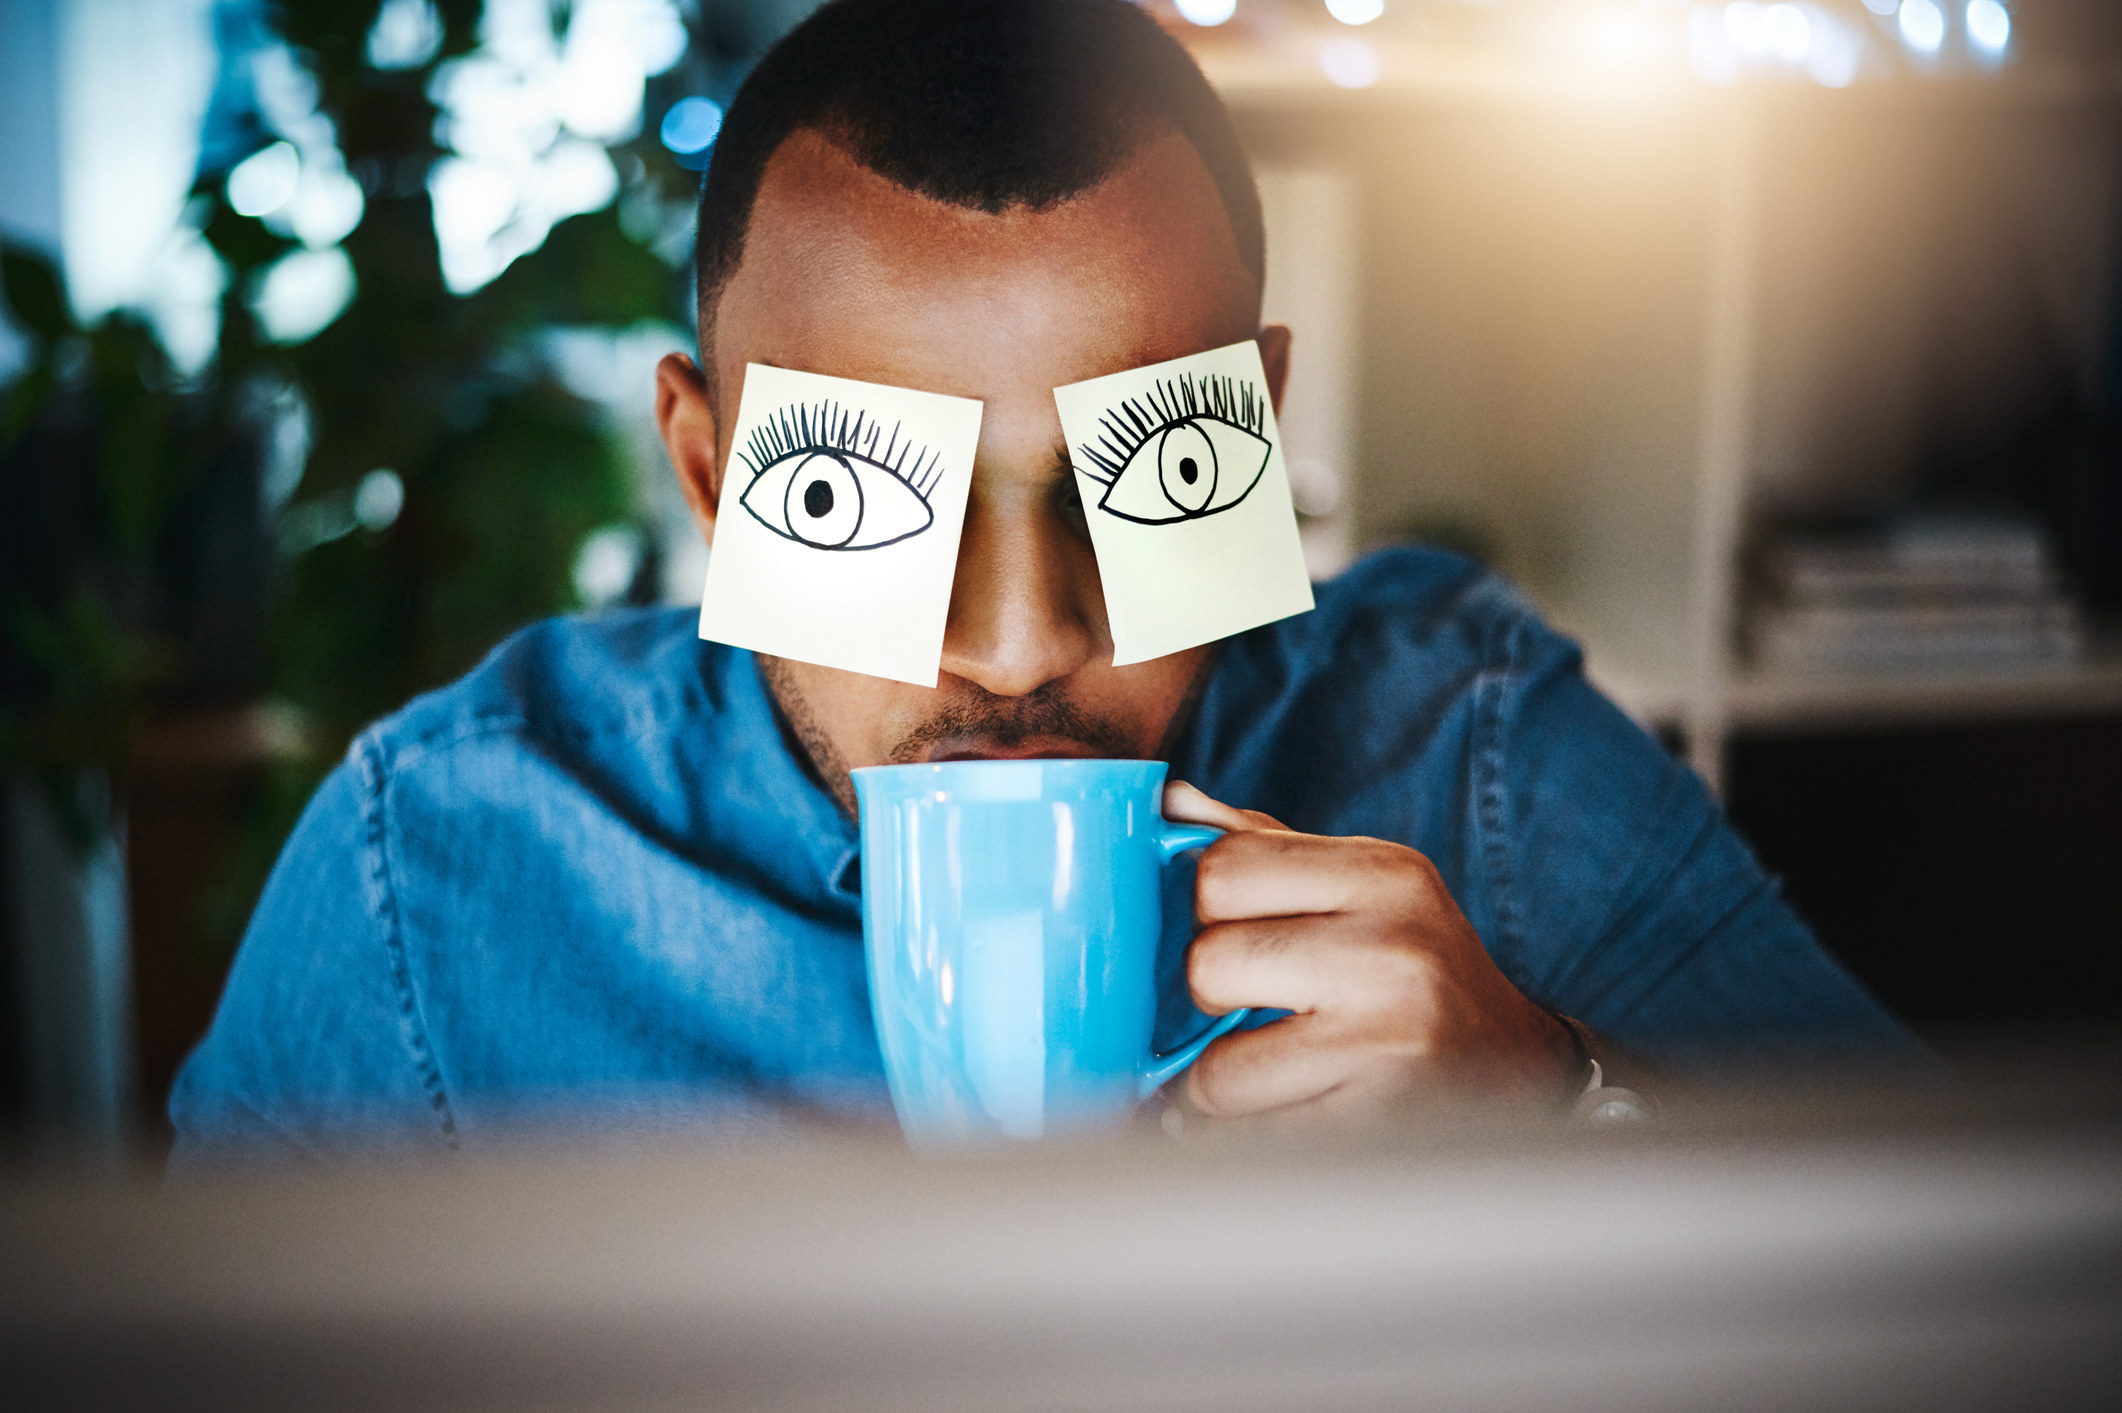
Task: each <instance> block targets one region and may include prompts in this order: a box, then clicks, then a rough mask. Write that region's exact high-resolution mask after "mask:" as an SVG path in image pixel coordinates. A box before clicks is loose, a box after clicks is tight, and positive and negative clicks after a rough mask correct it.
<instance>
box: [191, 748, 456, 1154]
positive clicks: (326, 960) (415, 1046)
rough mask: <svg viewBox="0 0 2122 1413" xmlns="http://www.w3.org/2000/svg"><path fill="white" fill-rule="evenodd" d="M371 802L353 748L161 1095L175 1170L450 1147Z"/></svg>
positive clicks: (375, 792)
mask: <svg viewBox="0 0 2122 1413" xmlns="http://www.w3.org/2000/svg"><path fill="white" fill-rule="evenodd" d="M380 794H381V791H380V782H379V772H378V768H377V765H376V762H375V760H374V759H373V757H372V756H369V755H367V754H365V753H364V750H363V746H362V744H357V745H356V748H355V751H354V753H353V755H351V756H350V757H349V759H348V760H347V761H346V762H345V763H343V764H341V765H340V766H339V767H338V768H337V769H336V770H334V771H333V772H332V774H331V775H330V776H329V777H328V778H327V779H326V780H325V782H324V784H323V786H322V787H321V788H320V789H319V790H318V792H317V794H316V796H315V798H313V799H312V800H311V801H310V803H309V806H308V808H307V809H306V810H305V811H304V812H303V815H302V819H301V822H300V823H299V824H297V825H296V827H295V832H294V834H293V835H292V836H291V837H290V838H289V840H288V843H287V846H286V848H285V849H284V850H283V851H282V853H281V856H280V859H279V861H278V863H277V864H275V866H274V868H273V872H272V876H271V877H270V878H269V879H268V880H267V882H266V886H265V892H264V895H263V896H262V897H261V898H260V899H259V902H258V907H257V911H256V912H255V913H254V914H253V915H252V918H251V923H250V928H249V930H248V932H247V933H246V934H245V936H244V939H243V943H242V946H241V947H240V948H238V950H237V953H236V959H235V963H234V965H233V967H232V968H231V969H230V972H229V978H228V983H227V986H226V987H225V988H224V990H223V992H222V996H221V1003H220V1006H219V1008H218V1010H217V1011H216V1013H215V1016H214V1021H213V1025H212V1026H211V1028H210V1029H209V1030H208V1031H207V1034H206V1038H205V1039H204V1040H203V1041H201V1042H200V1044H199V1046H198V1048H197V1049H195V1050H194V1051H193V1052H192V1054H191V1056H190V1058H189V1059H188V1060H186V1062H185V1064H184V1068H183V1069H182V1071H181V1072H180V1073H179V1074H178V1077H177V1082H176V1085H175V1087H174V1089H173V1090H172V1092H171V1095H170V1106H169V1114H170V1121H171V1123H172V1124H173V1125H174V1127H175V1128H176V1132H177V1147H176V1150H175V1152H174V1154H173V1155H172V1161H173V1163H175V1164H176V1165H178V1166H180V1167H181V1166H185V1165H189V1164H195V1163H199V1162H204V1161H212V1160H213V1159H215V1158H216V1157H219V1156H223V1155H230V1156H240V1155H244V1154H246V1153H248V1154H256V1153H259V1152H261V1151H263V1152H280V1153H300V1152H302V1151H304V1150H312V1151H321V1150H328V1149H330V1148H333V1147H335V1146H341V1145H344V1144H347V1143H349V1142H354V1141H358V1142H359V1143H360V1144H361V1145H362V1146H363V1147H364V1148H374V1147H376V1146H377V1145H378V1144H382V1145H386V1146H388V1145H391V1144H394V1143H403V1144H408V1145H412V1146H435V1145H442V1144H447V1143H448V1142H449V1141H450V1138H451V1133H450V1122H449V1114H448V1110H447V1107H446V1105H445V1104H444V1102H443V1100H442V1097H441V1090H440V1087H439V1085H438V1084H436V1083H435V1082H434V1078H433V1075H432V1072H431V1066H424V1065H423V1064H422V1055H423V1043H422V1032H421V1027H420V1017H419V1014H418V1008H417V1004H416V1002H415V1000H414V998H413V996H412V992H411V988H410V987H409V985H408V984H407V982H406V979H405V976H404V971H403V967H402V964H401V963H400V962H399V961H398V959H397V950H396V946H395V937H394V935H393V930H392V923H393V912H392V908H391V897H390V879H389V876H388V872H387V869H386V867H385V859H384V854H383V847H382V837H381V836H382V830H381V828H380V824H379V813H378V812H379V811H380V808H381V800H380Z"/></svg>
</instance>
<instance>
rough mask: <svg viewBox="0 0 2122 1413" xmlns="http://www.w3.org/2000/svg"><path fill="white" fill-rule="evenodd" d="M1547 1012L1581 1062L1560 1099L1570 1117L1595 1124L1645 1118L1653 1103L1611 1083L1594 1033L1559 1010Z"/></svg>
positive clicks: (1638, 1120) (1601, 1046)
mask: <svg viewBox="0 0 2122 1413" xmlns="http://www.w3.org/2000/svg"><path fill="white" fill-rule="evenodd" d="M1548 1014H1549V1015H1551V1016H1553V1017H1554V1018H1555V1020H1556V1021H1557V1022H1558V1023H1559V1024H1560V1025H1561V1026H1562V1028H1563V1029H1564V1030H1565V1031H1567V1032H1568V1034H1569V1037H1570V1040H1571V1042H1572V1045H1573V1047H1574V1049H1575V1052H1576V1055H1577V1057H1578V1058H1579V1060H1580V1061H1581V1063H1580V1065H1579V1066H1578V1067H1577V1068H1576V1070H1575V1071H1574V1074H1575V1078H1574V1080H1573V1081H1572V1084H1571V1089H1570V1092H1569V1095H1568V1098H1567V1099H1565V1100H1564V1103H1565V1104H1566V1105H1567V1107H1568V1109H1569V1112H1570V1114H1571V1116H1572V1117H1573V1118H1576V1119H1580V1120H1582V1121H1584V1122H1586V1123H1589V1124H1593V1125H1596V1126H1598V1127H1609V1126H1612V1125H1615V1124H1633V1123H1641V1122H1643V1121H1645V1120H1647V1119H1649V1118H1650V1116H1651V1114H1652V1112H1653V1111H1654V1109H1655V1105H1653V1104H1652V1103H1651V1101H1650V1100H1648V1099H1646V1098H1644V1097H1643V1096H1642V1095H1641V1094H1638V1093H1637V1092H1636V1091H1635V1090H1633V1089H1628V1088H1624V1087H1622V1086H1620V1085H1617V1084H1614V1083H1612V1082H1611V1081H1610V1080H1609V1078H1608V1077H1607V1073H1606V1067H1605V1066H1604V1065H1603V1064H1601V1063H1600V1058H1599V1057H1600V1053H1601V1051H1602V1050H1603V1049H1604V1048H1605V1047H1604V1046H1603V1044H1602V1043H1601V1041H1600V1040H1599V1037H1598V1034H1597V1033H1596V1032H1595V1031H1593V1030H1592V1028H1591V1027H1590V1026H1588V1025H1586V1024H1585V1023H1584V1022H1583V1021H1580V1020H1577V1019H1576V1018H1574V1017H1572V1016H1565V1015H1563V1014H1562V1013H1561V1012H1559V1011H1550V1012H1548Z"/></svg>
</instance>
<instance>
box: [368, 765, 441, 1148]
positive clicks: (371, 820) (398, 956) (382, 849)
mask: <svg viewBox="0 0 2122 1413" xmlns="http://www.w3.org/2000/svg"><path fill="white" fill-rule="evenodd" d="M467 724H469V723H467ZM452 734H453V735H454V734H458V733H452ZM348 756H349V758H350V759H351V761H352V763H353V764H354V765H355V767H356V771H355V774H356V779H357V782H358V784H359V786H360V800H361V825H362V836H363V837H362V846H363V853H364V858H363V859H362V879H363V881H364V882H365V883H366V884H367V885H368V893H369V906H370V907H371V908H372V909H373V910H374V911H375V914H376V920H377V922H378V923H379V924H380V926H381V928H382V933H383V947H384V954H385V957H386V959H387V960H388V962H389V964H390V974H391V985H392V987H393V989H394V990H395V991H396V992H397V996H398V1038H399V1039H400V1040H401V1041H403V1042H404V1044H405V1048H406V1052H407V1058H408V1059H409V1060H410V1061H411V1063H412V1067H413V1072H414V1074H415V1075H416V1076H417V1077H418V1079H419V1081H420V1086H421V1088H422V1089H423V1090H425V1091H426V1093H427V1102H428V1105H429V1107H430V1108H431V1109H432V1110H433V1111H434V1115H435V1120H436V1123H437V1124H438V1125H439V1126H440V1128H441V1130H442V1137H443V1141H444V1142H445V1143H447V1144H448V1145H449V1146H450V1147H452V1148H455V1147H456V1146H457V1120H456V1115H455V1113H454V1112H453V1110H452V1109H451V1106H450V1101H449V1093H448V1091H447V1090H446V1089H445V1088H444V1086H443V1083H442V1070H441V1067H440V1065H438V1064H437V1063H436V1060H435V1053H434V1047H433V1046H432V1045H431V1044H430V1043H429V1041H428V1036H427V1020H426V1017H425V1015H424V1014H423V1013H422V1011H421V1007H420V997H419V994H418V992H417V991H416V990H415V988H414V986H413V975H412V965H411V963H410V962H409V961H408V960H407V958H406V954H405V938H404V935H403V934H402V932H401V931H400V928H399V921H398V902H397V894H396V892H395V890H394V889H393V888H392V886H391V877H390V861H389V857H388V852H387V849H386V844H387V840H386V838H385V832H386V826H385V820H384V800H383V795H384V791H385V789H386V788H387V783H388V782H387V781H386V780H385V779H384V770H383V764H382V762H381V760H379V759H378V752H377V743H376V742H375V740H374V739H373V737H372V736H371V735H366V734H365V735H363V736H361V737H360V738H358V739H356V741H355V742H354V745H353V749H352V750H351V751H349V752H348Z"/></svg>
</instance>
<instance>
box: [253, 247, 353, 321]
mask: <svg viewBox="0 0 2122 1413" xmlns="http://www.w3.org/2000/svg"><path fill="white" fill-rule="evenodd" d="M354 288H355V280H354V265H353V262H352V261H351V260H349V259H348V258H347V255H346V252H345V251H344V250H342V249H340V248H339V247H337V246H333V247H331V248H330V249H328V250H295V251H290V252H289V253H288V254H286V255H283V256H281V257H280V258H279V259H278V260H276V261H274V262H273V264H272V266H271V267H270V268H268V269H267V270H266V271H265V272H264V274H263V276H262V277H261V278H260V279H259V281H258V286H257V291H256V293H255V295H254V296H253V298H252V300H251V309H252V312H253V313H254V314H256V315H257V318H258V324H259V327H260V328H262V329H263V330H264V332H265V336H266V337H267V338H269V339H271V340H272V341H273V342H274V343H302V342H304V341H305V340H307V339H311V338H314V337H316V336H317V334H319V333H321V332H322V331H323V330H324V328H325V326H326V325H328V324H330V323H331V321H332V320H334V319H336V318H338V317H339V315H340V313H341V312H342V311H343V310H344V309H345V308H346V306H347V304H348V303H350V302H351V301H352V299H353V297H354Z"/></svg>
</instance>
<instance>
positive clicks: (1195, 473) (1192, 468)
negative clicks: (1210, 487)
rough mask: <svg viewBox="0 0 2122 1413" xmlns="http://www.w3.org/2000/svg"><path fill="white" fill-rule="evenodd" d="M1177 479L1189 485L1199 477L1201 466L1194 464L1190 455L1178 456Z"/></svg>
mask: <svg viewBox="0 0 2122 1413" xmlns="http://www.w3.org/2000/svg"><path fill="white" fill-rule="evenodd" d="M1179 479H1180V480H1182V481H1184V482H1186V484H1187V485H1189V486H1191V485H1192V484H1193V483H1194V482H1196V481H1198V480H1200V479H1201V468H1200V467H1198V466H1196V465H1194V459H1193V458H1192V457H1191V456H1182V457H1180V458H1179Z"/></svg>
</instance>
